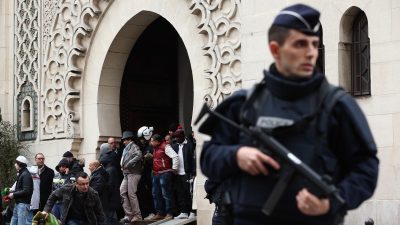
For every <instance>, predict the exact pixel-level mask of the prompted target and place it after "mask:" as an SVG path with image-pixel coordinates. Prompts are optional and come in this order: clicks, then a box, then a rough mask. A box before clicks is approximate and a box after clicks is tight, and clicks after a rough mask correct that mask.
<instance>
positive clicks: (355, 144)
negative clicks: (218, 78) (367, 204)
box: [199, 65, 379, 225]
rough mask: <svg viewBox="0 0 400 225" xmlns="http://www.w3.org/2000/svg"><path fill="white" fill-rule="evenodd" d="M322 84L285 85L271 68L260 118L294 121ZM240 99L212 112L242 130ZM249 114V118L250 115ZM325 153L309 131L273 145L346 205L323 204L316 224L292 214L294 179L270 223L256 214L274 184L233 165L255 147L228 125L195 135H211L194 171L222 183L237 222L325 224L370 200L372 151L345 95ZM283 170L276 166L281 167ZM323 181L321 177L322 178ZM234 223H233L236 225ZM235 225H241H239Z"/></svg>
mask: <svg viewBox="0 0 400 225" xmlns="http://www.w3.org/2000/svg"><path fill="white" fill-rule="evenodd" d="M325 79H326V78H325V77H324V76H323V75H322V74H319V73H315V74H313V76H312V77H311V78H309V79H288V78H285V77H283V76H282V75H280V74H279V73H278V71H277V70H276V68H275V66H274V65H272V66H271V68H270V71H269V72H268V71H265V72H264V80H265V82H266V85H265V89H267V91H268V93H269V95H268V97H265V96H263V97H262V100H260V99H258V100H257V102H256V104H258V105H259V106H260V107H259V110H258V111H257V112H256V113H255V118H253V119H255V120H256V119H257V117H260V116H266V117H271V118H272V117H274V118H282V119H283V120H298V119H301V118H302V117H304V116H306V115H309V114H311V113H312V111H313V110H315V101H316V100H315V99H316V98H318V97H319V96H318V93H319V92H318V90H319V88H320V87H321V85H322V83H323V82H326V80H325ZM246 98H247V92H246V91H238V92H236V93H235V94H234V95H233V96H231V97H229V98H228V99H226V100H225V101H224V102H223V103H221V104H220V106H219V107H217V109H216V111H219V112H220V113H222V114H224V115H225V116H227V117H229V118H230V119H232V120H234V121H236V122H238V123H241V122H242V121H243V120H242V119H241V115H242V114H241V112H242V106H243V104H244V102H245V101H246ZM253 114H254V113H253ZM327 121H328V122H327V125H326V126H327V138H326V139H327V141H326V144H325V145H326V146H324V145H322V149H325V150H322V151H319V150H317V149H318V148H320V146H319V145H321V143H320V141H318V140H319V139H320V138H321V137H319V136H318V135H317V133H316V131H315V129H314V128H313V127H312V126H310V127H306V128H305V129H304V130H302V131H300V132H297V133H294V134H287V135H283V136H279V137H276V139H277V140H278V141H280V142H281V143H282V144H283V145H284V146H285V147H287V148H288V149H289V150H290V151H292V152H293V153H294V154H295V155H296V156H297V157H299V158H300V159H302V160H303V161H304V162H306V163H310V164H311V165H310V166H311V167H312V168H313V169H315V170H317V172H321V173H325V174H326V173H327V174H329V175H331V176H332V177H333V178H334V179H333V182H334V184H335V185H336V186H337V188H338V189H339V193H340V195H341V196H342V197H343V198H344V200H345V201H346V203H345V204H344V205H342V204H339V203H338V202H337V201H336V199H334V198H331V199H330V206H331V207H330V211H329V212H328V213H327V214H326V215H322V216H306V215H304V214H302V213H301V212H300V211H299V210H298V209H297V206H296V198H295V196H296V195H297V193H298V191H299V190H301V188H303V187H307V183H305V182H304V181H303V180H302V179H299V178H295V179H294V180H293V181H292V183H290V185H289V186H288V188H287V191H285V194H284V196H283V197H282V198H281V200H280V202H279V203H278V205H277V207H276V208H275V210H274V212H273V214H272V215H271V216H268V217H267V216H265V215H264V214H262V213H261V208H262V206H263V204H264V203H265V201H266V200H267V199H268V197H269V194H270V193H271V191H272V188H273V186H274V185H275V184H276V180H274V177H273V176H263V175H258V176H251V175H250V174H248V173H245V172H244V171H242V170H241V169H240V168H239V167H238V164H237V160H236V154H237V151H238V149H239V148H240V147H241V146H255V144H254V143H253V141H252V140H251V138H249V137H248V136H246V135H244V134H243V133H241V132H239V131H238V130H235V128H233V127H232V126H230V125H229V124H227V123H225V122H223V121H220V120H217V119H215V118H213V117H211V118H209V119H208V120H206V121H205V122H204V123H203V124H202V126H201V127H200V129H199V131H200V132H203V133H206V134H210V135H211V136H212V139H211V140H210V141H209V142H207V143H205V144H204V146H203V150H202V153H201V160H200V163H201V169H202V171H203V172H204V174H205V175H206V176H207V177H209V178H210V179H212V180H216V181H223V183H224V184H225V186H226V188H225V189H226V190H228V192H229V193H230V196H231V198H232V202H233V211H234V217H235V219H236V221H241V220H243V221H248V220H247V219H248V218H251V219H252V221H253V222H260V223H261V224H321V225H322V224H324V225H326V224H332V221H334V219H335V217H336V216H337V215H338V214H344V213H345V212H346V211H347V210H350V209H354V208H356V207H358V206H359V205H360V204H361V203H362V202H363V201H364V200H366V199H368V198H369V197H371V196H372V194H373V192H374V190H375V187H376V182H377V177H378V163H379V162H378V159H377V157H376V153H377V149H376V145H375V143H374V140H373V137H372V134H371V132H370V129H369V127H368V124H367V121H366V119H365V117H364V115H363V113H362V112H361V110H360V108H359V106H358V105H357V103H356V102H355V101H354V100H353V98H352V97H351V96H349V95H347V94H346V95H344V96H343V97H342V98H340V99H339V100H338V102H337V103H336V105H335V106H334V108H333V109H332V112H331V113H330V115H329V118H328V120H327ZM281 166H282V165H281ZM321 175H322V174H321ZM235 223H236V222H235ZM238 224H240V222H238Z"/></svg>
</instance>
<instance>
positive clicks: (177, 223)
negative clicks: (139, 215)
mask: <svg viewBox="0 0 400 225" xmlns="http://www.w3.org/2000/svg"><path fill="white" fill-rule="evenodd" d="M196 221H197V218H196V217H195V218H191V219H163V220H141V221H136V222H134V223H125V224H123V223H120V225H158V224H164V225H184V224H188V225H196V224H197V223H196Z"/></svg>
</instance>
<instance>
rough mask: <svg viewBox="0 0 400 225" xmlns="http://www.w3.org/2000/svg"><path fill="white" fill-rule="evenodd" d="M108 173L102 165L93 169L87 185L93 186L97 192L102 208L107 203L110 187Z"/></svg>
mask: <svg viewBox="0 0 400 225" xmlns="http://www.w3.org/2000/svg"><path fill="white" fill-rule="evenodd" d="M108 180H109V175H108V173H107V171H106V170H105V169H104V168H103V167H102V166H100V167H98V168H97V169H96V170H95V171H93V173H92V175H91V176H90V184H89V186H90V187H91V188H93V189H94V190H95V191H97V193H98V194H99V197H100V201H101V204H102V206H103V208H105V206H106V205H108V197H109V195H110V194H109V193H110V187H109V186H108Z"/></svg>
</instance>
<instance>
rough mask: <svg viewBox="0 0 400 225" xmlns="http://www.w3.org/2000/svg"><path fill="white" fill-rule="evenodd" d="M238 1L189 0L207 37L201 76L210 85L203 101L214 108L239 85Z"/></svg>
mask: <svg viewBox="0 0 400 225" xmlns="http://www.w3.org/2000/svg"><path fill="white" fill-rule="evenodd" d="M239 5H240V0H215V1H211V0H190V9H191V10H192V14H195V15H198V16H199V24H198V29H199V33H200V34H204V35H205V37H206V39H205V40H206V41H205V44H204V46H203V51H204V55H205V56H207V57H208V59H209V66H208V68H205V73H204V76H205V78H206V79H208V80H209V81H210V82H211V88H210V92H209V93H208V94H206V95H205V96H204V100H205V101H206V102H207V104H208V105H209V106H210V107H212V108H213V107H215V106H217V105H218V104H219V103H220V102H221V101H222V100H223V99H224V98H225V97H226V96H229V95H230V94H232V92H233V91H235V90H236V89H238V88H240V87H241V85H242V76H241V57H240V54H241V41H240V19H239V12H238V9H239Z"/></svg>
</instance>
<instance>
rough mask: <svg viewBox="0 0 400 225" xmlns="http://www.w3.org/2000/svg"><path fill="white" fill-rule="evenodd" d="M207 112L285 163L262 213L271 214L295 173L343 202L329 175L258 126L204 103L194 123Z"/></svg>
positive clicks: (322, 192) (321, 191) (320, 191)
mask: <svg viewBox="0 0 400 225" xmlns="http://www.w3.org/2000/svg"><path fill="white" fill-rule="evenodd" d="M207 113H209V114H211V115H212V116H216V117H217V118H219V119H221V120H223V121H225V122H226V123H228V124H230V125H231V126H233V127H235V128H236V129H238V130H240V131H242V132H244V133H245V134H247V135H249V136H250V137H251V138H253V140H255V141H256V142H257V143H258V144H259V145H260V148H259V149H260V150H261V151H262V152H263V153H264V154H267V155H270V156H272V157H274V158H276V159H277V160H278V161H279V162H280V163H281V164H284V165H285V166H284V167H282V169H281V173H280V177H279V180H278V182H277V184H276V185H275V186H274V188H273V190H272V192H271V194H270V197H269V198H268V199H267V201H266V202H265V204H264V206H263V208H262V212H263V213H264V214H266V215H268V216H269V215H271V214H272V212H273V210H274V208H275V206H276V204H277V203H278V201H279V199H280V198H281V196H282V194H283V192H284V190H285V189H286V187H287V186H288V184H289V182H290V181H291V179H292V178H293V176H294V175H295V174H296V175H299V176H301V177H303V178H304V179H306V180H308V181H309V182H310V183H311V184H313V185H314V186H315V188H316V189H317V190H318V192H319V193H321V194H322V196H324V197H328V196H333V197H334V198H336V200H338V201H339V202H340V203H341V204H344V203H345V200H344V199H343V198H342V197H341V196H340V194H339V190H338V189H337V188H336V187H335V186H334V185H333V184H330V183H329V182H328V181H329V180H330V178H329V177H327V176H320V175H319V174H318V173H316V172H315V171H314V170H313V169H312V168H310V167H309V166H308V165H307V164H305V163H303V162H302V161H301V160H300V159H299V158H297V157H296V156H295V155H294V154H293V153H291V152H290V151H289V150H288V149H287V148H286V147H285V146H283V145H282V144H281V143H279V142H278V141H277V140H276V139H275V138H274V137H272V136H271V135H268V134H266V133H265V132H263V131H262V129H261V128H260V127H256V126H250V127H246V126H244V125H239V124H237V123H235V122H234V121H232V120H230V119H228V118H226V117H225V116H223V115H222V114H220V113H218V112H216V111H213V110H210V109H209V108H208V106H207V105H206V104H204V106H203V108H202V109H201V111H200V113H199V116H198V117H197V119H196V121H195V124H197V123H198V122H199V121H200V120H201V118H203V116H204V115H206V114H207ZM267 149H268V150H267Z"/></svg>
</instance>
